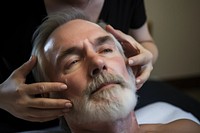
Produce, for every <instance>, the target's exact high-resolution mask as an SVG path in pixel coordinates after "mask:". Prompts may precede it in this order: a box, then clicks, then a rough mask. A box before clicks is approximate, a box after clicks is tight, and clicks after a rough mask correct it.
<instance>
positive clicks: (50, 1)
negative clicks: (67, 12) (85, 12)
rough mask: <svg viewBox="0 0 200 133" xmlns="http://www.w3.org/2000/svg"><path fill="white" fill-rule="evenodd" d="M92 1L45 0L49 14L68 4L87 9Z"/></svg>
mask: <svg viewBox="0 0 200 133" xmlns="http://www.w3.org/2000/svg"><path fill="white" fill-rule="evenodd" d="M91 2H92V1H91V0H44V3H45V7H46V11H47V14H50V13H52V12H55V11H59V10H61V9H64V8H66V6H73V7H77V8H79V9H85V8H87V6H88V5H89V4H90V3H91Z"/></svg>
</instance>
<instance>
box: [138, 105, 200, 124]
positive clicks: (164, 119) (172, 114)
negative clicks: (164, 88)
mask: <svg viewBox="0 0 200 133" xmlns="http://www.w3.org/2000/svg"><path fill="white" fill-rule="evenodd" d="M135 115H136V118H137V120H138V123H139V124H150V123H151V124H156V123H163V124H164V123H169V122H171V121H174V120H178V119H183V118H185V119H190V120H193V121H194V122H196V123H198V124H200V122H199V120H198V119H197V118H196V117H195V116H194V115H193V114H191V113H190V112H186V111H184V110H182V109H180V108H178V107H176V106H174V105H171V104H169V103H165V102H156V103H152V104H149V105H147V106H145V107H143V108H141V109H138V110H137V111H135Z"/></svg>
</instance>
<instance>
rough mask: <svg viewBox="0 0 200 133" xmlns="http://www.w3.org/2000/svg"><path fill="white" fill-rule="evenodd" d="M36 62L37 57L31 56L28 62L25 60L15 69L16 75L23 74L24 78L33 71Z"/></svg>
mask: <svg viewBox="0 0 200 133" xmlns="http://www.w3.org/2000/svg"><path fill="white" fill-rule="evenodd" d="M35 64H36V57H35V56H31V58H30V59H29V60H28V61H27V62H25V63H24V64H23V65H21V66H20V67H19V68H18V69H16V70H15V73H16V75H18V76H21V77H22V78H24V77H26V76H27V75H28V74H29V73H30V72H31V70H32V69H33V67H34V65H35Z"/></svg>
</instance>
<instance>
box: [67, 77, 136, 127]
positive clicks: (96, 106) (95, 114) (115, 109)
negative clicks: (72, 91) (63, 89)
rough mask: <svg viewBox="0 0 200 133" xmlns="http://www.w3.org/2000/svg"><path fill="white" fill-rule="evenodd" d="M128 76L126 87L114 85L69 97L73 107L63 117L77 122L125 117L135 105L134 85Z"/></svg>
mask: <svg viewBox="0 0 200 133" xmlns="http://www.w3.org/2000/svg"><path fill="white" fill-rule="evenodd" d="M133 82H134V81H133V79H132V78H130V81H129V83H126V87H124V88H123V87H122V86H121V85H118V84H116V85H114V86H112V87H110V88H106V89H104V90H100V91H98V92H96V93H94V94H93V95H91V94H90V96H84V97H81V98H76V99H71V100H72V103H73V106H74V109H73V110H72V111H70V112H69V113H67V114H66V116H65V119H66V120H69V121H71V122H73V123H77V124H86V123H91V122H109V121H115V120H117V119H121V118H125V117H126V116H127V115H128V114H129V113H130V112H131V111H133V109H134V108H135V106H136V103H137V96H136V93H135V92H136V86H135V84H134V83H133Z"/></svg>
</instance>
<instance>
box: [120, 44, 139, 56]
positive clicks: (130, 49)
mask: <svg viewBox="0 0 200 133" xmlns="http://www.w3.org/2000/svg"><path fill="white" fill-rule="evenodd" d="M121 45H122V47H123V50H124V54H125V56H126V57H127V58H129V57H133V56H136V55H138V54H139V53H140V50H139V49H138V48H137V47H136V46H134V45H132V44H130V43H129V42H121Z"/></svg>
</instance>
